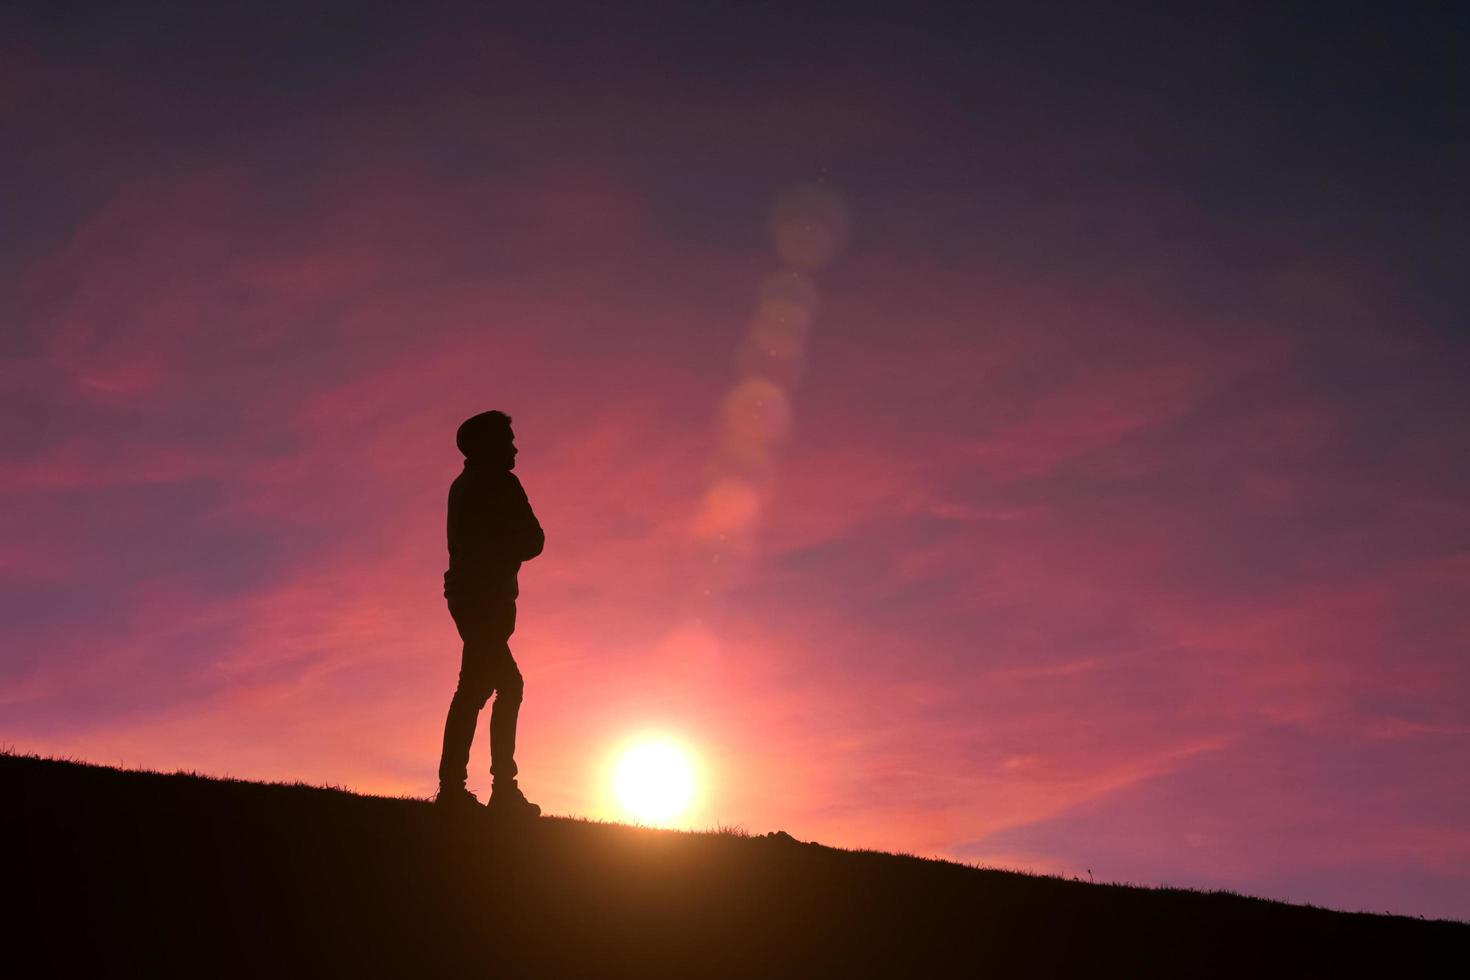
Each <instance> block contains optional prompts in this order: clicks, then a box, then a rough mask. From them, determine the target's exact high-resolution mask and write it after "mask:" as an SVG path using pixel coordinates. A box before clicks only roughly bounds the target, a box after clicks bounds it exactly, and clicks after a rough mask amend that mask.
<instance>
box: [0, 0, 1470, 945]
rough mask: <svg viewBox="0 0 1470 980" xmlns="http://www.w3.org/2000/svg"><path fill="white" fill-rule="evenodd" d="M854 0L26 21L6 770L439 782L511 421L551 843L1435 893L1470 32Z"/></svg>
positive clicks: (1452, 893) (415, 786) (1463, 863)
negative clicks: (480, 545)
mask: <svg viewBox="0 0 1470 980" xmlns="http://www.w3.org/2000/svg"><path fill="white" fill-rule="evenodd" d="M328 6H334V5H328ZM880 6H881V5H864V4H848V5H844V6H841V7H840V8H837V7H834V9H833V10H831V11H829V12H826V13H821V14H817V13H814V14H812V15H810V16H807V15H802V16H795V15H794V14H793V13H792V11H791V10H790V9H789V5H780V4H776V5H771V4H684V5H678V4H667V5H655V7H653V8H648V9H646V10H645V9H644V7H643V5H622V4H606V3H602V4H593V3H586V4H578V5H576V9H575V10H571V11H568V10H565V9H563V7H562V5H542V4H526V5H519V4H515V5H502V4H469V3H462V2H457V0H447V2H445V3H438V2H436V3H430V4H361V3H352V4H349V3H340V4H336V5H335V7H338V8H340V10H339V12H338V14H329V13H316V12H315V11H316V10H317V8H318V5H317V4H297V5H289V7H290V9H289V10H287V9H286V7H285V6H283V7H282V9H281V10H277V9H274V8H273V7H272V6H271V5H269V4H245V5H231V4H224V5H218V4H157V3H144V4H118V3H111V4H104V3H101V2H95V0H94V2H91V3H83V4H80V5H77V4H70V3H67V4H57V3H21V4H0V39H3V40H0V125H3V132H4V133H5V142H6V146H7V152H5V153H0V187H3V188H4V189H5V195H4V198H5V203H4V205H3V207H0V744H3V745H5V746H11V747H13V748H14V749H15V750H16V751H19V752H34V753H40V754H48V755H59V756H65V757H75V758H81V759H90V760H96V761H100V762H106V763H109V764H116V763H123V764H126V765H132V766H146V767H153V768H160V769H187V770H197V771H200V772H205V773H210V774H215V775H222V776H224V775H228V776H235V777H240V778H246V779H265V780H280V781H287V782H291V781H297V780H301V781H306V782H311V783H317V784H325V785H333V786H345V787H349V788H351V789H353V790H357V791H362V792H369V793H383V794H388V795H407V796H414V797H422V798H427V797H430V796H432V795H434V794H435V793H436V791H437V789H438V785H439V772H438V770H437V767H436V762H437V760H438V758H439V753H440V751H441V746H442V744H443V736H444V730H445V709H446V706H447V705H448V703H449V698H450V696H451V694H452V692H453V691H454V690H455V685H456V679H457V676H458V671H459V669H460V661H461V650H462V638H461V636H460V635H459V633H458V632H457V631H456V628H455V625H454V623H453V622H452V621H451V619H450V616H449V614H448V611H447V609H446V606H445V598H444V594H443V585H444V581H443V576H444V573H445V569H446V563H447V549H446V493H447V491H448V488H449V485H450V481H452V480H453V479H455V477H456V476H457V474H458V473H459V472H460V470H461V468H462V465H463V462H462V458H461V454H460V453H459V452H458V450H457V449H456V446H455V442H454V433H455V430H456V427H457V426H458V425H459V424H460V423H461V422H462V421H463V420H464V419H466V418H468V417H469V416H471V415H472V414H475V413H479V412H483V411H485V410H487V409H499V410H502V411H505V412H508V413H509V414H510V415H511V416H513V417H514V420H515V423H514V429H515V434H516V445H517V448H518V450H519V455H518V456H517V457H516V467H515V474H516V475H517V477H518V479H519V481H520V482H521V483H522V484H523V485H524V489H525V491H526V493H527V495H528V497H529V501H530V503H531V504H532V505H533V506H534V508H535V514H536V515H537V517H538V519H539V521H540V523H541V525H542V526H543V527H544V531H545V550H544V552H543V553H542V554H541V555H540V556H539V557H537V558H535V560H533V561H530V562H528V563H526V564H525V566H524V567H523V568H522V569H521V570H520V573H519V581H518V587H519V598H518V599H517V612H516V617H517V618H516V620H515V631H514V634H513V635H512V636H511V637H510V640H509V645H510V647H511V649H512V651H513V654H514V657H515V661H516V663H517V664H518V665H519V670H520V672H521V673H522V674H523V676H524V703H523V705H522V707H521V709H520V714H519V716H518V717H519V722H518V723H519V729H518V732H517V741H516V759H517V763H518V766H519V770H518V772H519V775H518V777H517V779H518V784H519V785H520V786H521V787H522V788H523V789H524V791H525V793H526V794H527V797H528V798H529V799H531V800H534V801H535V802H536V803H537V804H538V805H540V806H541V807H543V810H544V812H545V813H546V814H548V815H579V816H587V817H595V818H598V819H616V820H626V821H641V822H645V823H668V824H671V825H676V826H694V827H709V826H716V825H731V826H736V825H738V826H743V827H746V828H748V829H749V830H750V831H751V832H753V833H764V832H770V831H775V830H785V831H787V832H788V833H790V834H792V835H794V836H796V837H798V838H799V839H802V840H814V841H820V842H821V843H823V844H829V845H833V846H839V847H865V848H879V849H885V850H897V851H907V852H913V853H917V854H921V855H926V856H937V857H943V858H949V859H954V860H959V861H965V862H972V863H977V864H984V865H991V866H1004V867H1013V868H1021V869H1032V870H1036V871H1042V872H1054V873H1058V874H1064V875H1068V876H1071V875H1083V876H1084V877H1085V876H1086V875H1087V873H1088V871H1087V869H1091V872H1092V873H1094V874H1095V877H1096V878H1097V880H1099V881H1105V880H1109V881H1132V882H1138V883H1155V884H1156V883H1161V882H1168V883H1171V884H1174V885H1185V886H1189V887H1195V888H1204V889H1229V890H1233V891H1239V892H1245V893H1249V894H1256V895H1266V896H1270V897H1273V898H1284V899H1289V900H1291V901H1296V902H1312V903H1315V904H1321V905H1327V906H1331V907H1334V908H1348V909H1370V910H1373V911H1377V912H1381V911H1383V910H1384V909H1391V910H1393V911H1395V912H1401V913H1406V914H1413V915H1420V914H1422V915H1430V916H1435V915H1445V916H1456V917H1462V918H1470V817H1467V814H1470V780H1467V778H1466V771H1467V767H1466V764H1465V760H1466V759H1467V758H1470V655H1467V648H1470V384H1467V381H1466V379H1467V378H1470V334H1467V331H1466V325H1465V319H1466V311H1467V310H1470V276H1467V275H1466V273H1465V268H1464V267H1465V259H1464V256H1465V255H1466V254H1467V248H1466V243H1467V242H1470V236H1467V233H1466V224H1467V219H1466V213H1467V209H1466V207H1465V189H1464V188H1465V186H1466V181H1465V177H1464V175H1465V174H1467V173H1470V140H1467V139H1465V138H1464V134H1465V132H1466V126H1465V124H1464V123H1465V120H1464V107H1465V106H1466V105H1470V98H1467V97H1464V96H1463V95H1462V94H1461V93H1464V92H1470V84H1467V82H1466V75H1467V73H1470V58H1466V57H1465V54H1464V51H1465V48H1466V44H1465V42H1464V40H1463V38H1464V36H1465V30H1464V24H1463V21H1464V18H1465V14H1464V13H1463V12H1462V11H1465V10H1470V7H1466V5H1463V4H1460V5H1456V4H1441V5H1424V6H1425V11H1424V12H1423V13H1422V14H1416V15H1414V16H1407V15H1405V14H1403V12H1401V11H1399V10H1397V9H1396V7H1395V5H1390V4H1380V5H1371V4H1369V5H1353V4H1316V5H1312V4H1270V5H1260V8H1261V9H1260V12H1259V13H1249V14H1247V13H1244V12H1242V11H1241V10H1237V9H1236V5H1219V9H1218V10H1216V11H1214V12H1211V11H1210V10H1206V9H1204V8H1206V7H1209V6H1210V5H1188V4H1178V5H1158V6H1159V13H1158V15H1157V16H1155V15H1153V14H1150V15H1147V16H1145V15H1143V14H1139V15H1137V16H1133V15H1131V14H1130V15H1129V16H1120V15H1119V14H1118V13H1117V12H1116V11H1115V10H1113V9H1112V5H1107V4H1090V5H1089V4H1074V5H1065V6H1066V7H1067V9H1066V11H1065V12H1063V11H1061V10H1053V9H1052V6H1051V5H1044V4H1015V5H1000V6H999V7H997V6H996V5H991V4H949V5H938V6H937V7H932V8H931V7H930V5H922V4H920V5H909V6H906V7H904V8H903V9H902V10H901V11H899V12H898V13H896V14H895V13H893V12H892V11H890V13H889V14H888V15H886V16H885V15H883V14H881V13H880V12H879V11H880ZM664 7H667V8H668V9H663V8H664ZM298 8H299V9H298ZM307 8H310V10H311V11H313V12H310V13H308V12H307ZM635 8H636V10H637V11H639V12H637V13H636V14H635V13H634V10H635ZM1001 8H1007V9H1006V10H1002V9H1001ZM1012 8H1013V9H1012ZM1430 8H1436V9H1437V8H1444V12H1443V13H1434V12H1432V10H1431V9H1430ZM1452 8H1453V11H1454V12H1453V13H1451V12H1450V11H1451V9H1452ZM324 9H325V8H324ZM624 16H628V17H631V18H632V20H629V21H628V22H626V23H624V22H623V20H622V18H623V17H624ZM1440 20H1443V21H1444V23H1436V21H1440ZM1451 21H1453V23H1452V22H1451ZM487 725H488V713H487V717H482V718H481V719H480V721H479V723H478V728H477V729H476V736H475V741H474V744H473V748H472V750H471V758H470V764H469V779H468V788H469V789H470V790H471V791H473V792H475V793H476V794H477V795H478V798H479V799H481V800H484V799H486V798H488V797H489V796H490V792H491V776H490V759H489V748H488V742H489V737H488V731H487V727H486V726H487ZM625 752H626V754H625Z"/></svg>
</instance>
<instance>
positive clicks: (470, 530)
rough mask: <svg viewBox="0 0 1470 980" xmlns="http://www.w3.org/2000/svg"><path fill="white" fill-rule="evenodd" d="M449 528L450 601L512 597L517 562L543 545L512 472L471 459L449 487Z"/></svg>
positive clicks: (516, 592)
mask: <svg viewBox="0 0 1470 980" xmlns="http://www.w3.org/2000/svg"><path fill="white" fill-rule="evenodd" d="M447 532H448V539H449V570H448V571H446V572H445V573H444V596H445V598H446V599H450V600H464V599H478V598H486V599H509V600H511V601H512V602H513V601H515V598H516V596H518V595H520V585H519V583H518V582H517V581H516V576H517V574H518V573H519V572H520V569H521V563H522V562H525V561H530V560H531V559H532V558H535V557H536V556H537V555H539V554H541V549H542V548H544V547H545V546H546V535H545V534H544V533H543V532H542V530H541V523H540V522H539V521H537V520H536V514H535V512H533V511H532V510H531V502H530V500H528V499H527V498H526V491H525V488H523V487H522V486H521V481H520V480H519V479H517V478H516V475H515V474H514V473H512V472H511V471H510V470H508V469H506V468H505V467H504V466H498V467H497V466H487V465H485V464H483V463H481V462H478V461H476V460H473V459H466V460H465V462H464V471H463V472H462V473H460V474H459V476H457V477H455V479H454V482H453V483H451V484H450V485H449V520H448V527H447Z"/></svg>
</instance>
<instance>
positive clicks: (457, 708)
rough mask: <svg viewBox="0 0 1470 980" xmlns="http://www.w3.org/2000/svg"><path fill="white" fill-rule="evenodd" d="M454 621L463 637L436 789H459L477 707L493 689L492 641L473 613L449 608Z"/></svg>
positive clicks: (493, 656)
mask: <svg viewBox="0 0 1470 980" xmlns="http://www.w3.org/2000/svg"><path fill="white" fill-rule="evenodd" d="M450 613H451V615H453V616H454V624H455V626H457V627H458V628H459V635H460V637H461V638H462V639H463V640H464V649H463V652H462V653H461V655H460V666H459V684H458V685H457V686H456V687H455V689H454V697H453V698H452V699H451V700H450V702H449V714H448V716H447V717H446V718H445V719H444V747H443V749H442V750H441V752H440V754H439V788H440V790H441V791H442V790H445V789H449V790H455V789H463V788H464V783H465V778H466V777H467V776H468V775H469V763H470V745H471V743H473V742H474V740H475V725H476V724H477V723H478V721H479V718H480V709H482V708H484V707H485V702H486V701H487V700H488V699H489V697H490V692H491V691H492V690H493V689H494V683H495V679H494V676H493V674H494V667H495V665H496V660H497V658H496V656H495V648H494V645H493V641H491V642H490V643H487V642H486V640H487V637H486V635H485V632H484V631H483V630H482V629H479V628H477V627H478V626H479V625H480V624H478V623H476V622H475V621H474V617H472V616H466V615H464V614H463V613H462V611H460V610H458V609H455V608H453V607H451V608H450Z"/></svg>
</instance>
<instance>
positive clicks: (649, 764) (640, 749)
mask: <svg viewBox="0 0 1470 980" xmlns="http://www.w3.org/2000/svg"><path fill="white" fill-rule="evenodd" d="M612 787H613V796H614V797H615V798H616V799H617V801H618V806H620V807H622V809H623V812H624V813H625V814H626V815H628V816H629V817H632V818H633V819H634V820H636V821H637V822H639V823H646V824H654V825H656V826H663V825H667V824H670V823H673V822H674V821H676V820H677V819H678V818H679V817H680V816H682V815H683V814H684V813H685V811H687V810H688V809H689V804H690V803H691V802H693V800H694V764H693V762H691V761H690V758H689V755H688V753H686V752H685V751H684V750H683V749H681V748H680V747H679V746H677V745H675V744H674V743H673V742H670V741H668V740H666V739H648V740H644V741H638V742H634V743H633V744H632V745H630V746H628V748H627V749H625V750H624V751H623V754H622V755H621V756H619V757H618V761H617V764H616V766H615V767H614V768H613V782H612Z"/></svg>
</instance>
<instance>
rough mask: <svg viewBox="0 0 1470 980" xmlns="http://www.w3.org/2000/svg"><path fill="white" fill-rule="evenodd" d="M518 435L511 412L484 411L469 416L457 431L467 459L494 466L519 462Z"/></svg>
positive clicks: (456, 439)
mask: <svg viewBox="0 0 1470 980" xmlns="http://www.w3.org/2000/svg"><path fill="white" fill-rule="evenodd" d="M515 438H516V435H515V433H514V432H512V431H511V428H510V416H509V415H506V414H505V413H504V412H481V413H480V414H479V415H472V416H470V417H469V418H467V419H465V420H464V422H462V423H461V424H460V426H459V431H458V432H456V433H455V434H454V444H455V445H456V446H458V447H459V451H460V452H462V453H464V456H465V459H469V460H473V461H474V462H477V463H485V464H487V465H490V466H504V467H505V468H506V469H508V470H512V469H515V465H516V443H515Z"/></svg>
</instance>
